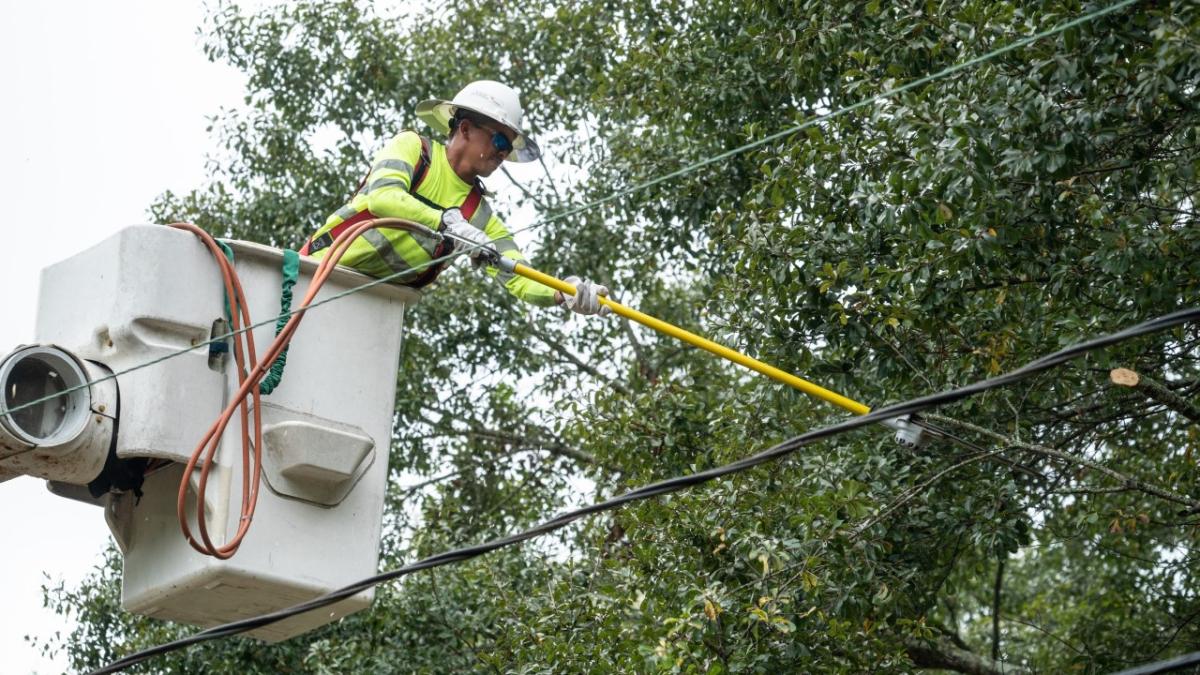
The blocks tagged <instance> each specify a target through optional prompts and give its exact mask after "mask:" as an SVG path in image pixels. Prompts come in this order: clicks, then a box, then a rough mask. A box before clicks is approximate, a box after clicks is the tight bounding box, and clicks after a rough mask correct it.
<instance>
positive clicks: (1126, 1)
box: [0, 0, 1136, 415]
mask: <svg viewBox="0 0 1200 675" xmlns="http://www.w3.org/2000/svg"><path fill="white" fill-rule="evenodd" d="M1135 2H1136V0H1121V1H1120V2H1117V3H1115V4H1113V5H1110V6H1108V7H1103V8H1101V9H1098V10H1095V11H1093V12H1089V13H1087V14H1084V15H1082V16H1080V17H1077V18H1075V19H1072V20H1070V21H1067V22H1066V23H1062V24H1059V25H1058V26H1055V27H1053V28H1049V29H1046V30H1043V31H1041V32H1039V33H1035V34H1033V35H1031V36H1028V37H1024V38H1021V39H1019V40H1016V41H1015V42H1012V43H1009V44H1007V45H1005V46H1003V47H999V48H997V49H994V50H992V51H990V52H987V53H986V54H983V55H981V56H976V57H974V58H972V59H969V60H967V61H964V62H962V63H959V64H955V65H952V66H948V67H946V68H943V69H942V70H940V71H938V72H936V73H933V74H931V75H926V76H924V77H921V78H918V79H916V80H913V81H912V82H909V83H907V84H904V85H901V86H898V87H893V88H891V89H888V90H887V91H884V92H881V93H879V94H875V95H874V96H870V97H868V98H865V99H862V100H860V101H858V102H857V103H853V104H851V105H848V106H846V107H844V108H839V109H837V110H834V111H832V112H828V113H825V114H822V115H818V116H816V117H812V118H810V119H808V120H805V121H804V122H801V123H799V124H796V125H793V126H791V127H788V128H786V129H784V130H782V131H778V132H775V133H773V134H771V135H769V136H765V137H763V138H760V139H758V140H756V141H751V142H749V143H746V144H744V145H741V146H739V147H736V148H734V149H732V150H727V151H725V152H723V153H720V154H718V155H714V156H712V157H709V158H706V159H704V160H701V161H699V162H695V163H693V164H689V165H686V166H684V167H682V168H680V169H677V170H675V171H672V172H671V173H668V174H665V175H662V176H658V177H656V178H653V179H650V180H648V181H644V182H642V183H638V184H636V185H633V186H631V187H628V188H625V189H623V190H619V191H617V192H614V193H612V194H610V195H608V196H606V197H603V198H601V199H598V200H595V201H592V202H589V203H587V204H583V205H582V206H578V207H574V208H570V209H567V210H566V211H563V212H560V213H557V214H554V215H551V216H548V217H547V218H545V219H544V220H542V221H540V222H537V223H533V224H531V225H528V226H526V227H523V228H517V229H515V230H512V231H511V232H510V233H509V234H510V236H511V235H513V234H518V233H521V232H529V231H532V230H535V229H538V228H541V227H545V226H546V225H549V224H550V223H553V222H555V221H558V220H562V219H563V218H566V217H568V216H572V215H575V214H577V213H581V212H583V211H586V210H588V209H592V208H595V207H597V206H600V205H602V204H606V203H608V202H611V201H613V200H615V199H618V198H620V197H624V196H627V195H631V194H634V193H636V192H640V191H642V190H645V189H646V188H649V187H653V186H655V185H658V184H659V183H662V182H665V181H668V180H671V179H673V178H678V177H679V176H683V175H686V174H689V173H692V172H694V171H696V170H698V169H702V168H704V167H706V166H709V165H711V164H713V163H715V162H720V161H723V160H726V159H729V158H730V157H733V156H735V155H738V154H740V153H743V152H746V151H748V150H753V149H755V148H758V147H761V146H763V145H765V144H767V143H770V142H771V141H775V140H778V139H780V138H784V137H787V136H790V135H792V134H795V133H797V132H799V131H803V130H804V129H807V128H809V127H811V126H813V125H816V124H819V123H821V122H824V121H827V120H830V119H833V118H835V117H839V116H841V115H844V114H846V113H849V112H852V111H854V110H857V109H859V108H862V107H865V106H868V105H871V104H873V103H875V102H877V101H880V100H882V99H885V98H890V97H892V96H895V95H897V94H902V93H904V92H906V91H910V90H912V89H915V88H917V87H920V86H923V85H926V84H929V83H931V82H934V81H936V80H940V79H942V78H945V77H948V76H950V75H953V74H955V73H958V72H960V71H963V70H966V69H968V68H972V67H974V66H977V65H979V64H981V63H985V62H987V61H990V60H992V59H994V58H996V57H997V56H1001V55H1003V54H1006V53H1008V52H1011V51H1015V50H1017V49H1021V48H1023V47H1025V46H1027V45H1029V44H1032V43H1033V42H1036V41H1038V40H1041V39H1043V38H1046V37H1050V36H1052V35H1056V34H1058V33H1061V32H1063V31H1065V30H1068V29H1070V28H1073V27H1075V26H1078V25H1081V24H1083V23H1087V22H1089V21H1092V20H1094V19H1097V18H1099V17H1102V16H1105V15H1107V14H1111V13H1113V12H1116V11H1118V10H1121V9H1124V8H1125V7H1128V6H1130V5H1132V4H1134V3H1135ZM482 247H483V245H482V244H472V245H470V246H466V247H463V248H459V247H456V248H455V251H453V252H452V253H450V254H447V255H444V256H441V257H439V258H435V259H433V260H430V261H429V262H426V263H422V264H419V265H417V266H415V267H411V268H409V269H406V270H403V271H400V272H396V273H393V274H389V275H387V276H385V277H380V278H378V279H375V280H373V281H370V282H368V283H365V284H362V285H361V286H356V287H354V288H350V289H347V290H345V291H342V292H340V293H337V294H335V295H332V296H330V297H328V298H326V299H324V300H321V301H319V302H314V303H312V304H311V305H310V306H309V307H308V308H307V309H312V308H314V307H318V306H320V305H323V304H325V303H327V302H332V301H334V300H338V299H340V298H342V297H345V296H347V295H350V294H351V293H357V292H359V291H363V290H366V289H369V288H373V287H374V286H376V285H379V284H384V283H390V282H393V281H399V280H401V279H404V278H405V277H406V276H408V275H410V274H416V273H417V272H420V271H422V270H424V269H426V268H428V267H431V266H433V265H439V264H441V263H444V262H447V261H450V260H452V259H454V258H455V257H457V256H460V255H464V254H469V253H470V252H472V251H474V250H476V249H479V248H482ZM297 311H299V310H292V311H290V312H287V313H283V314H279V315H277V316H276V317H274V318H272V319H268V320H266V321H261V322H258V323H255V324H253V325H250V326H247V327H245V328H243V329H242V330H241V331H237V332H231V333H226V334H224V335H220V336H217V337H213V338H211V339H209V340H205V341H204V342H200V343H197V344H195V345H193V346H191V347H188V348H186V349H180V350H177V351H175V352H169V353H167V354H164V355H163V356H160V357H158V358H155V359H152V360H150V361H147V362H146V363H143V364H139V365H136V366H131V367H129V368H126V369H124V370H121V371H119V372H114V373H112V374H109V375H106V376H104V377H101V378H98V379H96V380H91V381H88V382H84V383H82V384H78V385H75V386H73V387H68V388H66V389H64V390H63V391H59V392H56V393H54V394H50V395H47V396H43V397H41V398H38V399H34V400H32V401H28V402H26V403H24V404H22V405H19V406H16V407H14V408H11V409H5V410H0V415H11V414H12V413H15V412H19V411H21V410H24V409H26V408H30V407H33V406H35V405H39V404H41V403H45V402H46V401H49V400H52V399H54V398H58V397H60V396H66V395H67V394H70V393H72V392H75V391H79V390H81V389H85V388H87V387H90V386H91V385H93V384H99V383H100V382H104V381H106V380H111V379H116V378H117V377H120V376H121V375H126V374H128V373H132V372H134V371H136V370H140V369H142V368H147V367H149V366H152V365H155V364H158V363H161V362H163V361H166V360H168V359H171V358H174V357H177V356H181V355H183V354H186V353H188V352H190V351H193V350H195V349H197V348H200V347H204V346H205V345H209V344H212V343H214V342H219V341H224V340H226V339H228V338H230V337H233V336H235V335H240V333H242V332H245V331H248V330H252V329H254V328H258V327H260V326H265V325H268V324H274V323H275V322H276V321H278V320H279V319H281V318H286V317H290V316H291V315H292V314H295V313H296V312H297Z"/></svg>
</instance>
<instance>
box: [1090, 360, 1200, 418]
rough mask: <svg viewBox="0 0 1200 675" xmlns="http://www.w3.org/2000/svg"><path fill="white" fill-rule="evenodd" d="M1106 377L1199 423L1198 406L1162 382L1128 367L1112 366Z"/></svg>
mask: <svg viewBox="0 0 1200 675" xmlns="http://www.w3.org/2000/svg"><path fill="white" fill-rule="evenodd" d="M1108 377H1109V379H1110V380H1112V383H1113V384H1115V385H1117V386H1120V387H1129V388H1130V389H1137V390H1138V391H1141V392H1142V393H1144V394H1146V395H1147V396H1149V397H1150V398H1152V399H1154V400H1155V401H1157V402H1159V403H1161V404H1163V405H1165V406H1167V407H1168V408H1170V409H1171V410H1174V411H1175V412H1177V413H1179V414H1180V415H1183V416H1184V417H1186V418H1188V419H1189V420H1191V421H1193V422H1195V423H1196V424H1200V407H1196V405H1194V404H1193V403H1191V402H1190V401H1186V400H1184V399H1183V398H1182V397H1181V396H1179V395H1178V394H1176V393H1175V392H1173V391H1171V390H1170V389H1169V388H1167V386H1166V385H1164V384H1163V383H1161V382H1159V381H1157V380H1154V379H1152V378H1149V377H1147V376H1145V375H1140V374H1138V373H1136V372H1134V371H1132V370H1130V369H1128V368H1114V369H1113V370H1111V371H1110V372H1109V373H1108Z"/></svg>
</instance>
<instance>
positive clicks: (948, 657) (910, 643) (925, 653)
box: [904, 638, 1028, 675]
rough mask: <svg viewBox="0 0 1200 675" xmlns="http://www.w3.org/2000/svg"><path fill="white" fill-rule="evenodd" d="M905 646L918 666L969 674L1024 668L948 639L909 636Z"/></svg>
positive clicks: (1011, 674)
mask: <svg viewBox="0 0 1200 675" xmlns="http://www.w3.org/2000/svg"><path fill="white" fill-rule="evenodd" d="M904 648H905V650H907V651H908V658H910V659H912V662H913V665H915V666H916V667H918V668H931V669H936V668H942V669H945V670H953V671H955V672H958V673H966V674H967V675H1022V674H1024V673H1027V672H1028V671H1026V670H1025V669H1024V668H1014V667H1012V666H1008V665H1005V664H1003V663H1000V662H999V661H995V660H993V659H989V658H985V657H983V656H979V655H978V654H975V653H972V652H969V651H967V650H965V649H959V648H958V647H955V646H954V645H953V644H951V643H950V642H949V641H948V640H920V639H917V638H907V639H905V640H904Z"/></svg>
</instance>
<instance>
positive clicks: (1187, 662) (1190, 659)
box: [1112, 652, 1200, 675]
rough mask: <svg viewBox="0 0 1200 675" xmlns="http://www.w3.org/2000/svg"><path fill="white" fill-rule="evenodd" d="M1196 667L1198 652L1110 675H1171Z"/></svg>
mask: <svg viewBox="0 0 1200 675" xmlns="http://www.w3.org/2000/svg"><path fill="white" fill-rule="evenodd" d="M1198 665H1200V652H1192V653H1191V654H1184V655H1183V656H1176V657H1175V658H1173V659H1167V660H1166V661H1155V662H1154V663H1147V664H1144V665H1140V666H1137V667H1135V668H1129V669H1127V670H1122V671H1120V672H1117V673H1113V674H1112V675H1155V674H1156V673H1173V672H1175V671H1178V670H1183V669H1184V668H1191V667H1194V666H1198Z"/></svg>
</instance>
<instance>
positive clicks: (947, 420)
mask: <svg viewBox="0 0 1200 675" xmlns="http://www.w3.org/2000/svg"><path fill="white" fill-rule="evenodd" d="M924 416H925V417H926V418H928V419H931V420H935V421H937V422H942V423H944V424H953V425H955V426H957V427H959V428H961V429H967V430H969V431H973V432H975V433H977V434H980V435H983V436H987V437H989V438H991V439H993V440H995V441H997V442H999V443H1001V444H1003V445H1005V446H1008V447H1013V448H1021V449H1022V450H1028V451H1030V452H1034V453H1037V454H1039V455H1045V456H1046V457H1053V458H1055V459H1058V460H1060V461H1063V462H1067V463H1069V464H1076V465H1079V466H1083V467H1087V468H1089V469H1092V470H1093V471H1097V472H1099V473H1102V474H1104V475H1105V476H1108V477H1109V478H1111V479H1113V480H1115V481H1117V482H1118V483H1120V484H1121V485H1124V486H1126V487H1128V488H1131V489H1134V490H1139V491H1141V492H1144V493H1146V494H1148V495H1153V496H1155V497H1158V498H1159V499H1165V500H1166V501H1169V502H1175V503H1176V504H1181V505H1183V506H1186V507H1188V508H1189V509H1190V510H1200V501H1196V500H1194V499H1192V498H1190V497H1186V496H1184V495H1181V494H1179V493H1178V492H1172V491H1171V490H1168V489H1166V488H1161V487H1158V486H1156V485H1151V484H1149V483H1146V482H1145V481H1141V480H1138V479H1136V478H1134V477H1132V476H1127V475H1125V474H1123V473H1121V472H1119V471H1115V470H1113V469H1110V468H1108V467H1107V466H1104V465H1103V464H1100V463H1098V462H1093V461H1092V460H1090V459H1085V458H1083V457H1076V456H1075V455H1072V454H1070V453H1067V452H1063V451H1061V450H1055V449H1053V448H1048V447H1046V446H1044V445H1037V444H1034V443H1025V442H1023V441H1018V440H1015V439H1013V438H1009V437H1008V436H1005V435H1003V434H1000V433H997V432H995V431H992V430H991V429H986V428H984V427H981V426H979V425H977V424H971V423H970V422H964V421H962V420H957V419H954V418H953V417H946V416H945V415H938V414H936V413H926V414H925V415H924Z"/></svg>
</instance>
